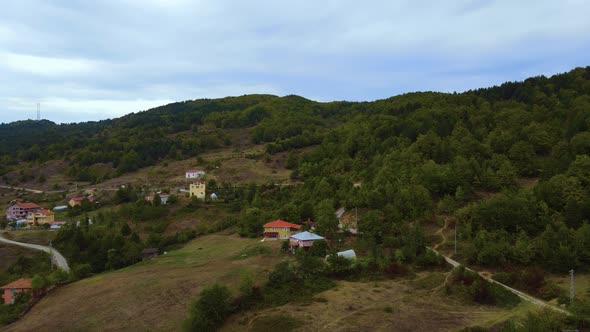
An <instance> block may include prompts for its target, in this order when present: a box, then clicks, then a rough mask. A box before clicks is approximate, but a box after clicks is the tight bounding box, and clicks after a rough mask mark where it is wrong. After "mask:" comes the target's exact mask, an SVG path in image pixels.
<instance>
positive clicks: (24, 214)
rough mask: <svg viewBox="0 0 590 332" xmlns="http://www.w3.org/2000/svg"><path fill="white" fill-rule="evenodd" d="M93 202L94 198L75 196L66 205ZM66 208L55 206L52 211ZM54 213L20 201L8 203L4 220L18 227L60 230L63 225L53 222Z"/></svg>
mask: <svg viewBox="0 0 590 332" xmlns="http://www.w3.org/2000/svg"><path fill="white" fill-rule="evenodd" d="M85 199H86V200H88V201H89V202H94V196H88V197H84V196H77V197H72V198H70V199H69V200H68V205H69V206H71V207H74V206H80V205H82V201H83V200H85ZM65 209H67V206H65V205H64V206H56V207H55V208H54V209H53V210H54V211H63V210H65ZM54 211H51V210H48V209H44V208H43V207H41V206H39V205H38V204H35V203H33V202H24V201H23V200H21V199H17V200H14V201H12V202H10V205H9V206H8V208H7V209H6V219H7V220H9V221H13V222H16V224H17V225H18V226H24V225H27V226H36V225H46V224H49V225H50V228H52V229H57V228H61V226H63V225H64V224H65V222H63V221H55V213H54Z"/></svg>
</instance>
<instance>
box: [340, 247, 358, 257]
mask: <svg viewBox="0 0 590 332" xmlns="http://www.w3.org/2000/svg"><path fill="white" fill-rule="evenodd" d="M336 255H338V256H340V257H344V258H348V259H356V253H355V252H354V249H350V250H345V251H340V252H337V253H336Z"/></svg>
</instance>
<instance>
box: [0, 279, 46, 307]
mask: <svg viewBox="0 0 590 332" xmlns="http://www.w3.org/2000/svg"><path fill="white" fill-rule="evenodd" d="M0 290H2V292H1V293H2V299H4V304H13V303H14V300H15V299H16V295H17V294H18V293H20V292H30V291H33V287H31V279H29V278H21V279H18V280H16V281H13V282H11V283H9V284H8V285H5V286H2V287H0ZM40 293H41V292H39V293H36V292H34V293H33V295H34V296H35V297H37V296H38V295H39V294H40Z"/></svg>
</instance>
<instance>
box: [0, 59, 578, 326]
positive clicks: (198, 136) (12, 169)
mask: <svg viewBox="0 0 590 332" xmlns="http://www.w3.org/2000/svg"><path fill="white" fill-rule="evenodd" d="M30 132H33V134H30V135H29V134H28V133H30ZM0 142H1V143H0V151H1V156H2V157H1V158H2V163H1V164H0V165H2V166H1V167H2V170H1V171H2V173H3V174H4V181H5V182H14V181H17V182H18V180H15V179H16V177H15V176H16V175H18V174H19V173H18V172H19V171H18V170H19V169H22V168H26V167H33V166H34V167H37V166H39V167H40V165H43V164H44V163H45V162H47V161H52V162H56V161H58V160H60V161H62V162H63V163H64V165H63V167H64V168H63V169H64V171H63V173H64V178H67V179H70V180H83V181H87V182H93V183H99V184H100V183H108V181H115V180H117V179H127V177H128V176H130V175H131V174H137V173H141V172H146V173H149V172H153V173H154V174H152V175H151V176H146V177H144V178H142V182H141V186H127V187H125V188H123V187H118V189H116V190H117V191H112V192H109V193H106V190H105V193H99V194H98V195H103V196H99V197H100V200H101V201H102V204H103V205H102V206H101V207H100V209H99V210H98V211H93V210H94V209H95V207H94V206H92V205H86V206H83V207H82V208H80V209H79V210H77V211H74V212H76V213H71V214H72V216H71V217H72V218H74V217H75V218H84V217H86V216H89V215H92V218H93V220H94V224H93V225H92V226H91V225H90V223H86V222H83V223H82V227H65V228H64V229H62V230H60V231H59V233H58V234H57V236H56V239H55V243H54V244H55V246H56V248H58V249H60V250H61V251H62V252H63V253H64V255H66V257H68V259H70V260H71V261H72V263H73V265H74V270H76V271H78V272H80V270H82V271H83V272H84V273H79V275H77V277H84V276H86V275H90V274H92V273H101V272H103V271H108V270H113V269H119V268H124V267H125V266H128V265H131V264H135V263H136V262H138V261H139V259H140V254H139V253H140V250H141V249H142V248H145V247H158V248H162V249H163V250H174V249H178V248H180V247H181V246H182V245H183V244H184V243H187V242H188V241H189V240H191V239H193V238H194V237H196V236H200V235H203V234H206V233H211V232H218V231H220V230H224V229H229V232H235V233H237V234H238V235H239V236H241V237H244V238H247V237H250V238H257V237H260V236H261V235H262V225H263V224H264V223H266V222H268V221H270V220H275V219H283V220H287V221H290V222H296V223H301V222H302V221H307V220H313V221H315V232H316V233H318V234H321V235H323V236H325V237H326V238H327V240H328V241H327V244H326V245H327V246H328V252H335V251H339V250H344V249H349V248H351V247H352V248H354V249H355V250H356V251H357V254H358V255H359V256H360V257H362V259H361V260H360V263H359V264H358V265H355V266H354V267H350V266H348V267H347V268H343V270H342V271H332V270H330V269H329V268H328V267H326V265H325V263H324V261H323V259H319V258H318V257H308V256H305V255H304V256H303V258H301V257H299V256H298V258H297V263H294V265H283V266H281V267H278V268H277V269H278V272H277V271H275V272H276V273H277V274H278V275H279V276H278V277H277V278H278V279H280V280H283V279H281V278H284V280H286V282H285V285H288V286H289V287H287V288H281V287H286V286H281V285H276V284H274V285H273V283H272V282H273V278H270V279H269V281H268V282H269V285H270V286H268V287H266V288H264V290H263V292H266V293H264V295H263V298H264V299H265V301H263V304H261V306H262V307H255V308H251V309H252V310H266V307H264V306H278V305H285V303H279V302H280V301H276V302H273V301H274V300H276V299H275V298H273V296H276V294H282V295H284V293H281V292H286V289H293V288H303V289H312V290H313V289H314V288H313V287H309V286H310V285H312V284H314V282H315V281H318V280H319V281H321V282H324V281H326V280H338V281H341V280H342V279H346V278H351V279H355V281H360V282H366V281H367V280H375V279H377V280H381V279H382V278H386V279H395V278H398V277H400V276H406V277H407V276H408V275H410V276H413V275H415V274H419V273H421V272H423V271H424V270H427V271H430V270H428V269H437V268H440V266H439V265H440V264H441V263H442V261H441V259H440V257H437V256H436V255H434V254H432V253H431V252H429V251H428V250H427V249H426V246H429V245H435V244H436V246H437V248H438V249H439V250H440V251H441V252H442V253H444V254H446V255H450V256H453V257H454V258H455V259H457V260H459V261H460V262H461V263H463V264H466V265H469V266H471V267H474V268H477V269H478V270H482V271H485V272H486V273H487V274H488V275H491V276H493V277H494V278H495V279H497V280H499V281H501V282H503V283H506V284H509V285H511V286H513V287H516V288H518V289H520V290H523V291H525V292H527V293H528V294H531V295H534V296H536V297H538V298H541V299H544V300H546V301H552V302H551V303H553V304H555V305H558V304H563V305H566V304H568V305H569V301H568V299H567V294H566V293H565V291H564V289H563V287H560V286H557V285H556V284H555V283H553V282H552V281H551V280H552V279H554V280H561V279H559V276H562V275H564V274H567V273H568V271H569V270H571V269H575V271H576V273H582V274H584V273H586V272H588V270H589V269H590V225H589V224H588V221H589V220H590V171H589V170H590V67H586V68H577V69H574V70H572V71H570V72H567V73H564V74H559V75H555V76H552V77H549V78H547V77H543V76H540V77H534V78H530V79H527V80H525V81H523V82H510V83H505V84H502V85H501V86H497V87H491V88H485V89H479V90H472V91H467V92H464V93H453V94H448V93H437V92H416V93H409V94H404V95H400V96H395V97H391V98H388V99H384V100H378V101H373V102H355V103H352V102H330V103H319V102H314V101H310V100H307V99H305V98H302V97H298V96H286V97H277V96H270V95H249V96H242V97H232V98H222V99H215V100H195V101H186V102H181V103H174V104H170V105H166V106H162V107H159V108H156V109H152V110H148V111H145V112H140V113H137V114H130V115H127V116H124V117H122V118H118V119H113V120H106V121H101V122H95V123H80V124H68V125H65V124H64V125H56V124H53V123H51V122H48V121H41V122H33V121H25V122H17V123H12V124H6V125H1V126H0ZM245 146H247V147H248V148H251V149H252V148H253V147H254V146H257V147H259V148H261V149H264V150H263V151H262V152H261V153H246V152H244V151H242V149H243V148H244V147H245ZM234 152H235V153H238V154H240V157H239V158H238V160H239V161H238V164H239V163H242V162H243V161H245V160H246V159H248V160H255V161H256V163H255V162H252V163H250V164H249V165H250V166H249V167H250V169H248V170H246V169H240V168H239V166H236V165H233V166H236V167H235V168H232V172H235V173H239V172H246V171H252V168H258V169H261V168H263V167H262V166H261V165H263V164H266V165H273V166H274V167H275V168H271V167H268V168H267V169H266V170H271V172H276V171H277V169H278V167H276V165H278V164H280V165H281V168H280V170H281V171H283V172H285V173H286V172H287V171H286V170H287V169H288V170H289V171H288V172H290V173H289V174H290V175H289V177H290V180H291V182H289V183H283V184H287V185H276V184H275V183H273V181H274V180H275V179H276V178H277V177H274V178H273V177H271V176H267V177H266V178H267V179H268V181H266V182H260V181H251V182H250V183H248V182H247V180H244V181H240V183H237V182H233V181H232V179H233V178H239V179H248V177H247V176H239V175H236V174H233V175H234V176H231V177H230V176H226V177H221V176H219V178H217V176H218V175H220V174H222V173H223V172H224V170H223V169H224V165H223V163H221V162H220V161H219V160H216V161H215V160H213V159H215V158H209V157H210V156H212V155H223V154H228V153H234ZM241 154H243V155H241ZM185 161H186V163H185ZM193 164H198V165H204V164H206V165H207V167H209V168H208V171H209V174H208V176H211V177H210V178H209V179H210V181H209V183H208V190H209V192H216V193H217V194H218V196H219V199H218V200H217V201H210V200H207V201H206V202H199V201H196V200H191V199H189V198H188V197H177V198H178V200H177V202H176V203H173V204H170V205H167V206H162V205H158V204H154V205H151V204H148V203H146V202H145V201H144V200H143V199H142V197H143V195H145V194H146V193H147V192H148V190H152V188H153V187H156V186H159V187H163V188H165V187H164V185H170V186H172V185H174V184H175V182H174V181H170V182H169V183H165V184H162V181H161V180H163V179H162V177H164V174H166V175H170V174H171V173H170V172H166V171H165V169H166V168H167V167H169V165H171V166H170V167H171V168H174V169H175V170H181V169H182V167H184V166H189V165H193ZM243 164H244V165H246V163H245V162H243ZM154 165H156V166H155V167H152V166H154ZM98 166H100V167H98ZM244 168H245V166H244ZM158 172H160V173H158ZM264 174H265V173H264V172H260V173H259V174H258V176H259V177H262V178H264V176H265V175H264ZM180 175H182V174H180ZM285 176H286V175H285ZM213 177H215V179H224V181H219V182H218V181H211V179H213ZM151 179H153V181H151ZM39 182H40V181H39ZM176 182H178V181H176ZM180 182H181V184H182V179H181V181H180ZM17 184H18V183H17ZM116 184H117V185H119V184H122V182H121V181H119V182H118V183H116ZM176 184H178V183H176ZM166 189H167V190H171V189H174V188H173V187H170V188H166ZM40 199H48V198H47V197H45V196H43V197H41V196H40ZM341 207H344V208H345V209H346V210H347V211H348V212H347V216H346V219H347V220H352V221H351V222H352V223H356V221H357V220H356V214H355V215H354V216H351V214H352V212H351V211H355V210H356V211H358V224H351V225H350V226H351V227H352V228H354V229H358V235H357V236H354V235H352V234H351V233H350V232H347V231H343V232H342V231H340V229H339V221H338V219H337V218H336V217H335V211H336V210H337V209H339V208H341ZM83 216H84V217H83ZM178 225H182V227H180V226H178ZM304 227H307V225H305V226H304ZM453 229H456V230H457V240H458V242H457V252H456V253H455V252H454V246H455V243H454V242H455V241H454V237H453V235H454V234H452V232H453ZM233 240H235V239H233ZM441 240H442V241H441ZM244 241H245V240H244ZM181 250H183V249H181ZM324 254H325V253H323V252H322V253H321V254H316V256H320V257H323V255H324ZM295 256H297V255H295ZM306 259H308V260H306ZM320 261H321V262H320ZM302 262H304V263H306V264H310V265H312V266H315V267H318V266H319V267H318V269H317V270H312V271H311V272H310V271H307V270H305V267H304V264H303V263H302ZM297 264H299V265H297ZM320 267H321V268H320ZM430 272H432V271H430ZM108 273H110V272H108ZM277 274H275V276H276V275H277ZM426 274H427V273H426ZM445 274H446V276H445V277H444V278H441V279H442V280H439V281H440V282H439V284H440V285H438V284H437V287H438V286H440V289H441V290H442V289H443V288H444V290H445V293H444V294H443V295H442V296H443V297H444V296H449V297H451V298H453V299H454V300H458V301H463V302H461V303H463V304H465V302H464V300H465V299H467V300H469V301H471V302H469V301H468V303H469V304H468V305H472V304H473V303H477V304H478V305H486V306H502V305H503V304H506V303H503V301H505V302H508V303H509V304H510V305H515V304H514V299H513V298H509V297H507V296H506V295H505V294H503V293H501V292H498V291H497V290H496V289H493V288H490V287H488V286H486V285H487V284H485V283H482V282H481V280H479V279H477V280H474V278H476V276H473V275H470V274H469V273H467V272H465V271H463V272H445ZM550 277H551V278H550ZM277 278H275V279H274V280H275V283H276V280H278V279H277ZM321 282H319V283H318V284H320V285H323V286H326V285H332V284H331V283H330V282H327V281H326V283H321ZM273 287H274V288H273ZM392 287H394V286H392ZM396 287H397V286H396ZM327 288H328V287H327V286H326V287H323V288H322V287H320V288H318V290H322V291H323V290H325V289H327ZM438 289H439V288H437V290H438ZM581 292H585V290H581ZM437 294H438V295H441V294H439V293H437ZM269 298H270V300H269ZM283 298H284V297H283ZM331 298H332V297H331ZM334 300H335V301H339V300H337V299H334ZM516 301H518V299H516ZM286 302H289V298H287V300H286ZM567 308H568V310H571V311H573V312H575V313H576V314H577V316H576V319H578V318H579V320H578V321H576V322H583V321H584V320H585V319H587V318H588V317H590V315H589V314H587V313H588V312H590V310H589V309H588V308H590V302H588V301H587V300H586V299H585V297H583V296H578V297H577V298H576V301H574V303H573V304H572V305H570V306H568V307H567ZM392 310H393V309H392ZM465 311H469V310H468V309H465ZM531 319H532V318H531ZM251 321H252V322H253V321H255V320H251ZM234 323H235V322H234ZM237 324H240V323H239V322H238V323H237ZM253 324H254V323H253ZM330 324H331V323H330ZM576 324H577V323H576ZM580 324H583V323H580ZM295 325H296V324H295ZM580 326H581V325H580Z"/></svg>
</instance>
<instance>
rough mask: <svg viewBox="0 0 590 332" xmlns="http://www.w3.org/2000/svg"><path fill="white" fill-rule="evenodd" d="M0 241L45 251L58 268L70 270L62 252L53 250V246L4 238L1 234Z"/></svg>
mask: <svg viewBox="0 0 590 332" xmlns="http://www.w3.org/2000/svg"><path fill="white" fill-rule="evenodd" d="M0 242H4V243H8V244H14V245H17V246H21V247H25V248H29V249H35V250H42V251H45V252H46V253H49V254H50V255H51V257H52V259H53V262H54V263H55V264H56V265H57V266H58V267H59V268H61V269H62V270H64V271H66V272H70V267H69V266H68V261H66V259H65V258H64V256H62V254H60V253H59V252H58V251H57V250H55V248H50V247H46V246H41V245H38V244H30V243H23V242H16V241H12V240H8V239H5V238H3V237H2V236H0Z"/></svg>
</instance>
